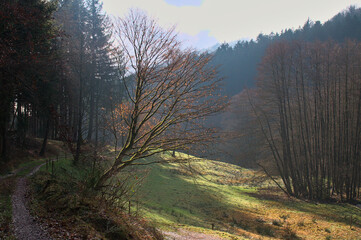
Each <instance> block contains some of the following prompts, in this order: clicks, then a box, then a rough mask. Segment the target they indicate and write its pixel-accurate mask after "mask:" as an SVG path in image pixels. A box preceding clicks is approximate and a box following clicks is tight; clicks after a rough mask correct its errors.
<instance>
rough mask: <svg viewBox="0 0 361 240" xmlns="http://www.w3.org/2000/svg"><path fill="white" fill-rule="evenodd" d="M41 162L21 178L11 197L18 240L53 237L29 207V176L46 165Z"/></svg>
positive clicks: (40, 239)
mask: <svg viewBox="0 0 361 240" xmlns="http://www.w3.org/2000/svg"><path fill="white" fill-rule="evenodd" d="M44 164H45V163H43V164H40V165H39V166H37V167H35V168H34V169H33V170H32V171H31V173H29V174H28V175H27V176H25V177H21V178H19V180H18V182H17V184H16V187H15V191H14V194H13V196H12V198H11V202H12V207H13V225H14V232H15V237H16V239H18V240H49V239H51V237H50V236H49V234H48V233H47V232H46V231H45V230H44V229H42V228H41V227H40V226H39V225H38V224H37V222H36V221H35V219H34V218H33V217H32V216H31V215H30V212H29V209H27V207H26V205H27V198H26V194H27V186H28V184H27V177H29V176H31V175H33V174H34V173H36V172H37V171H39V169H40V168H41V167H42V166H43V165H44Z"/></svg>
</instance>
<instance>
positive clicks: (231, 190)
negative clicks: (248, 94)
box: [133, 154, 361, 239]
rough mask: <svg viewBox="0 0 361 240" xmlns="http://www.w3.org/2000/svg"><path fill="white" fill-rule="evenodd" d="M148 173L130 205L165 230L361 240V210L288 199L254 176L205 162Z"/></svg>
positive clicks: (226, 236) (163, 166)
mask: <svg viewBox="0 0 361 240" xmlns="http://www.w3.org/2000/svg"><path fill="white" fill-rule="evenodd" d="M162 157H163V158H169V157H170V155H167V154H165V155H163V156H162ZM148 169H149V171H150V172H149V176H148V177H147V179H146V180H145V182H144V183H143V185H142V187H141V189H140V191H138V194H137V195H136V197H135V198H134V201H135V202H137V201H138V204H133V205H138V211H139V214H144V215H145V216H146V217H147V218H148V219H150V220H151V221H153V222H155V223H156V224H157V225H158V226H159V227H161V228H163V229H174V228H176V229H187V228H190V229H194V228H195V229H197V230H198V231H203V232H208V233H210V232H213V231H212V230H211V229H212V225H213V226H214V229H215V230H217V231H218V233H217V232H216V234H220V233H223V235H222V237H223V238H224V239H234V237H235V236H241V237H245V238H251V237H262V238H263V239H270V238H284V239H297V238H299V239H326V238H327V239H359V238H361V225H360V224H361V210H360V209H358V208H356V207H354V206H352V205H349V204H337V203H311V202H306V201H302V200H297V199H293V198H292V199H290V198H288V197H287V196H286V195H285V194H284V193H283V192H281V191H280V190H279V189H277V188H276V187H275V186H274V184H273V183H272V182H270V181H268V180H266V179H265V178H264V176H263V175H262V174H261V173H258V172H255V171H252V170H248V169H243V168H240V167H237V166H234V165H231V164H226V163H221V162H216V161H211V160H205V159H196V160H194V159H193V161H192V162H190V163H189V164H175V163H168V164H161V165H152V166H150V167H149V168H148ZM134 201H133V202H134ZM133 211H137V208H136V206H134V207H133Z"/></svg>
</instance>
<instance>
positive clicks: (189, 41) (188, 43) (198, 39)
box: [178, 30, 218, 49]
mask: <svg viewBox="0 0 361 240" xmlns="http://www.w3.org/2000/svg"><path fill="white" fill-rule="evenodd" d="M209 33H210V31H209V30H202V31H200V32H199V33H198V34H197V35H190V34H186V33H180V34H179V35H178V37H179V40H181V41H182V43H183V46H184V47H192V48H196V49H206V48H209V47H212V46H214V45H216V44H217V43H218V41H217V39H216V38H215V37H213V36H210V35H209Z"/></svg>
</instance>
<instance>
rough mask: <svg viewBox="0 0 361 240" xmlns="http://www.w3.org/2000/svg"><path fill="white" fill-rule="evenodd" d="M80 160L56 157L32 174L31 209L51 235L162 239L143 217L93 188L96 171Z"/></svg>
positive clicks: (59, 236) (88, 237)
mask: <svg viewBox="0 0 361 240" xmlns="http://www.w3.org/2000/svg"><path fill="white" fill-rule="evenodd" d="M83 164H84V165H82V166H80V167H75V166H73V165H72V163H71V161H69V160H60V161H58V162H54V165H55V166H54V167H53V166H52V167H48V170H46V166H44V167H43V168H42V170H41V171H40V172H39V173H38V174H36V175H35V176H34V177H33V178H32V201H31V207H32V212H33V214H36V215H38V216H39V217H40V219H42V221H43V224H44V225H46V226H47V227H48V229H49V232H50V233H51V234H52V236H53V237H54V238H56V239H63V238H69V236H71V237H72V238H76V237H77V238H81V239H135V240H136V239H163V237H162V235H161V234H160V233H159V232H158V231H157V230H156V229H155V228H154V227H153V226H152V225H150V224H149V223H148V222H146V221H145V220H144V219H141V218H137V217H135V216H131V215H129V214H126V213H125V212H124V210H123V209H121V208H119V207H117V206H116V205H114V204H110V202H109V201H107V199H106V197H105V196H104V195H102V194H101V193H100V192H97V191H95V190H94V189H93V186H94V183H95V182H96V179H97V177H98V174H97V173H96V172H94V171H93V170H92V169H91V168H88V167H84V166H89V165H91V164H89V163H86V162H84V163H83Z"/></svg>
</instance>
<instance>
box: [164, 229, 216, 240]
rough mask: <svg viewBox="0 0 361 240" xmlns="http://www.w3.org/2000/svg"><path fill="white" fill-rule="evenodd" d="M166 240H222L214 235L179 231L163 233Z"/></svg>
mask: <svg viewBox="0 0 361 240" xmlns="http://www.w3.org/2000/svg"><path fill="white" fill-rule="evenodd" d="M163 234H164V236H165V239H166V240H223V238H220V237H218V236H215V235H209V234H205V233H199V232H191V231H188V230H185V229H179V230H178V231H177V232H167V231H163Z"/></svg>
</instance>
